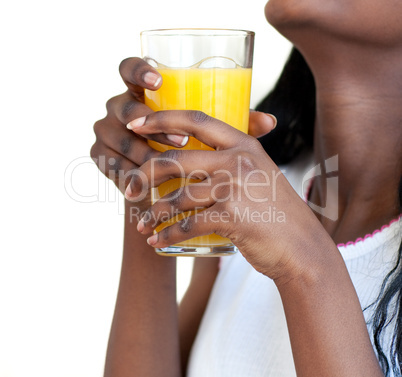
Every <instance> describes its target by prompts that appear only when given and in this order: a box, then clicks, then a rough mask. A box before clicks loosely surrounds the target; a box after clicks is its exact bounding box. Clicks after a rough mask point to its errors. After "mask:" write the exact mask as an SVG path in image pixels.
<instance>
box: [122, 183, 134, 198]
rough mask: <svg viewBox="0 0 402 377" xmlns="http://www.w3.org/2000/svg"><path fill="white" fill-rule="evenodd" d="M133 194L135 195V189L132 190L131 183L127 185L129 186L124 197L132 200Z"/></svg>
mask: <svg viewBox="0 0 402 377" xmlns="http://www.w3.org/2000/svg"><path fill="white" fill-rule="evenodd" d="M132 195H133V191H132V190H131V187H130V184H129V185H128V186H127V188H126V191H125V193H124V197H125V198H126V199H127V200H131V197H132Z"/></svg>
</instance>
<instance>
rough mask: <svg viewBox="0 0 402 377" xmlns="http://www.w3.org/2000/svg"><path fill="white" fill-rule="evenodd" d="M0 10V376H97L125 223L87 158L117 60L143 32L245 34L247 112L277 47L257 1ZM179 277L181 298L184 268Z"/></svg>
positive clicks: (262, 88) (283, 45)
mask: <svg viewBox="0 0 402 377" xmlns="http://www.w3.org/2000/svg"><path fill="white" fill-rule="evenodd" d="M3 4H7V5H2V6H1V10H0V29H1V30H0V31H1V56H2V57H1V63H0V64H1V69H0V90H1V98H0V99H1V101H0V109H1V110H0V111H1V118H0V119H1V130H2V132H1V134H2V136H1V138H0V143H1V144H0V153H1V156H0V157H1V160H0V163H1V185H0V187H1V188H0V189H1V195H0V200H1V218H2V224H1V236H0V376H1V377H28V376H29V377H36V376H41V377H59V376H60V377H64V376H66V377H67V376H68V377H81V376H85V377H92V376H94V377H95V376H101V375H102V371H103V362H104V355H105V349H106V343H107V338H108V333H109V327H110V321H111V318H112V314H113V306H114V300H115V296H116V290H117V284H118V277H119V269H120V261H121V249H122V225H123V216H122V215H121V210H120V209H119V204H118V201H117V199H116V198H117V197H118V196H117V194H116V190H115V189H114V186H113V185H111V184H109V183H108V182H107V180H106V179H105V178H104V177H103V176H101V175H99V174H98V173H97V169H96V168H95V167H94V165H93V164H90V163H89V162H90V160H89V159H88V154H89V149H90V147H91V145H92V144H93V142H94V135H93V131H92V125H93V123H94V122H95V121H96V120H97V119H100V118H102V117H103V116H104V115H105V107H104V103H105V102H106V100H107V99H108V98H109V97H111V96H113V95H116V94H119V93H120V92H122V91H124V86H123V84H122V82H121V80H120V78H119V73H118V65H119V62H120V61H121V60H122V59H123V58H125V57H128V56H136V55H139V54H140V49H139V32H140V31H141V30H145V29H153V28H169V27H218V28H237V29H249V30H254V31H255V32H256V45H255V55H254V57H255V64H254V76H253V94H252V106H253V105H255V104H256V103H257V102H258V100H259V99H261V98H262V97H263V96H264V94H265V93H266V92H267V91H268V89H269V88H270V86H271V85H272V83H273V81H274V79H275V78H276V77H277V76H278V74H279V72H280V70H281V67H282V65H283V62H284V60H285V58H286V56H287V54H288V51H289V45H288V43H287V42H286V41H285V40H284V39H283V38H282V37H280V36H279V35H278V34H277V33H276V32H275V31H274V30H273V29H272V28H271V27H270V26H269V25H268V24H267V23H266V21H265V17H264V5H265V0H253V1H238V0H230V1H229V0H203V1H202V2H199V1H194V0H187V1H179V0H172V1H166V0H164V1H162V0H158V1H156V0H154V1H142V2H141V1H128V0H114V1H104V0H97V1H95V0H88V1H85V0H80V1H78V0H70V1H68V2H67V1H65V2H61V1H54V0H53V1H49V0H37V1H28V0H23V1H13V2H7V3H6V2H3ZM77 162H81V164H80V165H78V164H77ZM71 164H72V165H71ZM76 165H77V167H76V169H73V166H76ZM66 170H67V176H68V177H67V178H68V179H67V181H66V182H65V173H66ZM65 185H67V191H68V192H69V193H70V195H69V194H68V192H66V187H65ZM72 190H74V191H75V193H76V194H74V192H73V191H72ZM73 194H74V195H73ZM71 196H73V198H72V197H71ZM80 197H81V198H80ZM120 198H121V197H120ZM77 199H80V200H81V202H80V201H78V200H77ZM82 201H93V202H92V203H83V202H82ZM119 212H120V213H119ZM179 267H180V273H179V292H178V294H179V297H181V295H182V293H183V290H184V288H185V285H186V282H187V279H188V276H189V273H190V269H191V260H188V259H187V260H183V259H181V260H180V264H179Z"/></svg>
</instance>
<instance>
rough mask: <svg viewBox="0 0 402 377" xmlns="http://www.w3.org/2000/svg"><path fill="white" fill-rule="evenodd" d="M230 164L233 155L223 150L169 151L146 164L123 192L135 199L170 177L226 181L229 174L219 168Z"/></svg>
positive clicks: (127, 196) (128, 197) (128, 198)
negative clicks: (220, 178) (144, 190)
mask: <svg viewBox="0 0 402 377" xmlns="http://www.w3.org/2000/svg"><path fill="white" fill-rule="evenodd" d="M232 163H233V156H232V155H231V154H230V153H225V151H220V152H216V151H196V150H186V151H183V150H179V149H171V150H168V151H166V152H164V153H161V154H160V155H158V156H157V157H155V158H152V159H150V160H148V161H147V162H145V163H144V164H143V165H142V166H141V167H140V168H139V170H140V172H139V174H138V176H136V177H135V179H134V178H133V180H132V181H131V182H130V184H129V185H128V187H127V190H126V193H125V195H126V198H127V200H130V198H131V197H136V196H137V195H138V194H140V193H141V192H142V190H143V189H144V186H146V187H145V189H147V188H148V187H157V186H159V185H160V184H162V183H164V182H166V181H168V180H169V179H172V178H187V179H188V180H191V179H197V180H204V179H205V178H207V177H210V176H212V175H218V174H219V175H222V176H224V177H225V178H229V179H230V178H231V177H230V176H228V175H229V174H231V173H230V171H228V170H222V166H228V165H229V164H232Z"/></svg>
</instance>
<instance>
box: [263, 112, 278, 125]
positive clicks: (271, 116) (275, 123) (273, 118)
mask: <svg viewBox="0 0 402 377" xmlns="http://www.w3.org/2000/svg"><path fill="white" fill-rule="evenodd" d="M265 115H267V116H269V117H270V118H271V119H272V120H273V122H274V127H273V128H275V127H276V125H277V124H278V119H276V116H275V115H272V114H265Z"/></svg>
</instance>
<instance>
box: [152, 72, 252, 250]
mask: <svg viewBox="0 0 402 377" xmlns="http://www.w3.org/2000/svg"><path fill="white" fill-rule="evenodd" d="M158 71H159V73H160V74H161V75H162V78H163V84H162V86H161V88H160V89H159V90H157V91H149V90H146V91H145V104H146V105H147V106H149V107H150V108H151V109H152V110H154V111H159V110H201V111H203V112H204V113H206V114H208V115H210V116H212V117H214V118H217V119H219V120H221V121H223V122H225V123H228V124H230V125H231V126H233V127H235V128H237V129H238V130H241V131H243V132H247V130H248V121H249V105H250V90H251V68H180V69H179V68H178V69H173V68H172V69H170V68H163V69H158ZM149 145H150V146H152V148H154V149H157V150H159V151H161V152H162V151H166V150H168V149H174V148H173V147H170V146H167V145H163V144H159V143H156V142H153V141H150V142H149ZM181 149H198V150H212V148H210V147H209V146H207V145H205V144H203V143H201V142H200V141H198V140H197V139H195V138H192V137H190V140H189V141H188V143H187V145H186V146H185V147H183V148H181ZM185 183H189V182H186V180H185V179H182V178H177V179H172V180H170V181H167V182H165V183H163V184H162V185H160V186H159V187H158V188H157V189H154V190H153V195H152V196H153V198H152V199H153V202H154V201H156V200H157V199H158V198H161V197H163V196H165V195H167V194H168V193H170V192H172V191H173V190H176V189H178V188H179V187H181V186H182V185H184V184H185ZM192 214H194V211H193V212H187V213H185V214H183V215H181V216H176V217H174V218H173V219H171V220H170V221H168V222H165V223H163V224H162V225H161V226H160V227H159V228H157V231H160V230H161V229H163V228H164V227H165V226H168V225H172V224H173V223H175V222H176V221H177V220H178V219H180V218H183V217H185V216H189V215H192ZM230 244H231V241H230V240H229V239H227V238H223V237H220V236H218V235H216V234H211V235H207V236H201V237H195V238H192V239H190V240H188V241H185V242H182V243H180V244H178V245H177V246H184V247H214V246H224V245H230Z"/></svg>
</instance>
